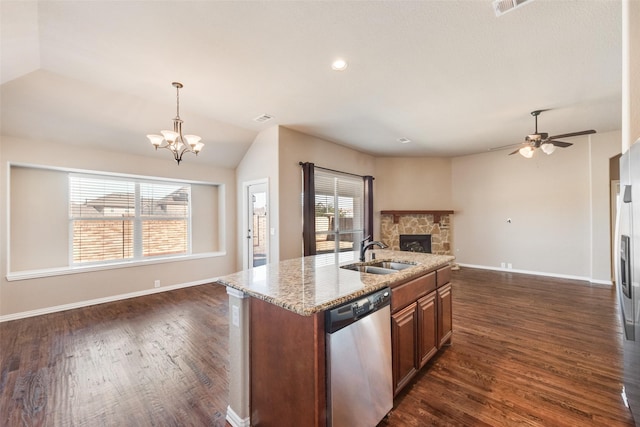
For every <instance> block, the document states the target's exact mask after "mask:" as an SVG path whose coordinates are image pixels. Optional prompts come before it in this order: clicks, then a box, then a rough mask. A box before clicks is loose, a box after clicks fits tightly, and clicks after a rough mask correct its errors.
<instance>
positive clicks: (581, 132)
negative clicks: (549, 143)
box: [549, 129, 596, 139]
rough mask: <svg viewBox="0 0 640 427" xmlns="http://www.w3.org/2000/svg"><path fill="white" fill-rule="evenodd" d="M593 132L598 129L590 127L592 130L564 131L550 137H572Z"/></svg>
mask: <svg viewBox="0 0 640 427" xmlns="http://www.w3.org/2000/svg"><path fill="white" fill-rule="evenodd" d="M592 133H596V131H595V130H593V129H590V130H583V131H580V132H571V133H563V134H562V135H553V136H550V137H549V139H556V138H570V137H572V136H580V135H589V134H592Z"/></svg>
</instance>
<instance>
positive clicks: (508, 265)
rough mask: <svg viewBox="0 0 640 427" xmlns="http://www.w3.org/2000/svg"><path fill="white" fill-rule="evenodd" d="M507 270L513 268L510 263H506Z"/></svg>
mask: <svg viewBox="0 0 640 427" xmlns="http://www.w3.org/2000/svg"><path fill="white" fill-rule="evenodd" d="M507 268H508V269H509V270H511V269H512V268H513V266H512V265H511V263H510V262H508V263H507Z"/></svg>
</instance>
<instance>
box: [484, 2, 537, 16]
mask: <svg viewBox="0 0 640 427" xmlns="http://www.w3.org/2000/svg"><path fill="white" fill-rule="evenodd" d="M532 1H533V0H494V1H493V10H494V11H495V13H496V16H502V15H504V14H505V13H507V12H510V11H512V10H513V9H515V8H516V7H518V6H522V5H523V4H524V3H526V2H532Z"/></svg>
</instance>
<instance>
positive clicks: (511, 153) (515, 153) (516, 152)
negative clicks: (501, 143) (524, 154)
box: [509, 148, 520, 155]
mask: <svg viewBox="0 0 640 427" xmlns="http://www.w3.org/2000/svg"><path fill="white" fill-rule="evenodd" d="M518 151H520V149H519V148H518V149H517V150H516V151H514V152H512V153H509V155H512V154H516V153H517V152H518Z"/></svg>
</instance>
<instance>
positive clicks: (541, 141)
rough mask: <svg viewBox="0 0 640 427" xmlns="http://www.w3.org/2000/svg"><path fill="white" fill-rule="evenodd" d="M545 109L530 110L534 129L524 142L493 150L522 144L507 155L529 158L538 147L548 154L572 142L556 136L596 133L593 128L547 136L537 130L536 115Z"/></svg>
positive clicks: (568, 136)
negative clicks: (534, 125) (517, 154)
mask: <svg viewBox="0 0 640 427" xmlns="http://www.w3.org/2000/svg"><path fill="white" fill-rule="evenodd" d="M543 111H547V110H534V111H532V112H531V115H532V116H533V117H534V118H535V122H536V130H535V132H534V133H532V134H530V135H527V136H526V137H525V138H524V142H523V143H522V144H512V145H507V146H504V147H497V148H494V149H493V150H501V149H504V148H508V147H513V146H517V145H522V147H521V148H518V149H517V150H515V151H513V152H511V153H509V155H512V154H516V153H520V155H521V156H522V157H525V158H527V159H530V158H532V157H533V155H534V154H535V152H536V150H537V149H538V148H540V149H541V150H542V151H543V152H544V153H545V154H547V155H550V154H553V152H554V151H556V148H557V147H561V148H566V147H570V146H572V145H573V144H572V143H570V142H564V141H558V138H571V137H573V136H581V135H590V134H592V133H596V131H595V130H593V129H590V130H582V131H579V132H571V133H563V134H561V135H553V136H549V134H548V133H546V132H538V116H539V115H540V113H542V112H543Z"/></svg>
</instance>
